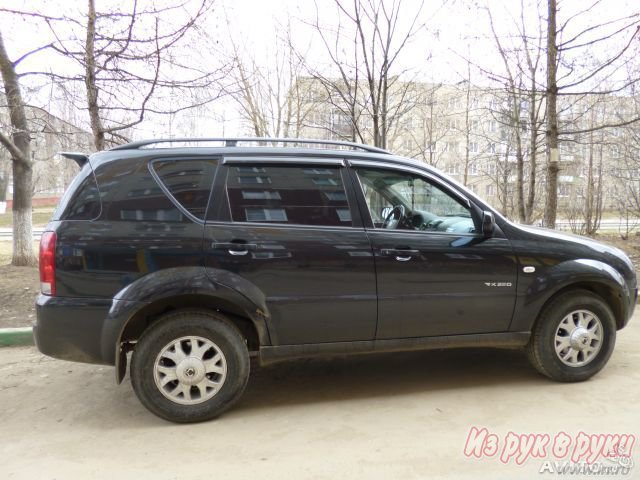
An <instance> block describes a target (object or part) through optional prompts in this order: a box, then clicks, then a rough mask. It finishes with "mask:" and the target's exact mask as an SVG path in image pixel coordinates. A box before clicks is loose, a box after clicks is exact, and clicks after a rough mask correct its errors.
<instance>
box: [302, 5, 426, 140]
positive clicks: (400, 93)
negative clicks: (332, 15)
mask: <svg viewBox="0 0 640 480" xmlns="http://www.w3.org/2000/svg"><path fill="white" fill-rule="evenodd" d="M349 3H351V4H350V5H349ZM335 5H336V8H337V13H338V18H337V24H336V26H335V27H334V29H333V30H331V29H329V28H327V27H325V26H323V25H321V23H320V20H319V15H317V16H316V19H315V21H314V22H313V23H312V26H313V28H314V29H315V31H316V32H317V34H318V35H319V37H320V40H321V42H322V44H323V45H324V47H325V51H326V53H327V55H328V57H329V60H330V66H331V68H332V70H333V71H334V72H335V74H326V73H324V71H323V70H322V69H318V68H314V67H312V66H308V67H309V71H310V74H311V76H312V77H314V78H315V79H316V80H318V81H319V82H320V83H321V85H322V86H323V87H324V89H325V91H326V94H327V99H328V101H329V102H330V103H331V105H332V106H333V107H334V108H336V109H337V110H338V111H339V112H340V113H341V114H342V115H343V116H344V117H345V118H348V119H349V120H350V122H351V129H352V137H353V140H358V141H361V142H365V141H367V140H368V138H367V137H368V134H367V132H366V130H367V129H369V125H370V132H371V140H372V142H373V144H374V145H376V146H378V147H382V148H386V147H387V143H388V140H389V138H388V136H389V132H390V131H391V130H392V129H393V128H394V127H395V126H396V124H397V123H398V122H399V121H400V119H401V118H402V116H403V115H405V114H407V113H408V112H409V111H410V110H411V109H412V108H413V107H414V106H415V101H414V100H413V99H411V98H410V95H411V93H412V92H413V91H414V90H413V89H412V86H413V82H411V81H403V80H402V77H403V75H405V74H406V73H407V71H406V70H398V71H396V70H397V68H396V62H397V60H398V58H399V56H400V54H401V53H402V52H403V50H404V49H405V47H406V46H407V44H408V43H409V42H410V40H411V39H412V38H413V37H414V36H415V35H416V33H417V32H418V31H420V30H422V25H421V24H419V23H418V19H419V17H420V12H421V11H422V7H423V3H422V2H421V3H420V4H419V5H418V8H415V9H414V10H412V11H411V12H409V13H408V14H407V15H406V18H408V19H409V21H408V25H407V26H406V28H403V25H406V23H405V22H401V21H399V20H400V18H401V12H404V13H406V12H407V11H408V10H407V8H406V6H405V7H404V8H402V5H406V2H403V3H401V2H399V1H394V2H386V1H382V0H353V1H352V2H347V1H345V0H335ZM316 9H318V6H317V4H316ZM363 119H366V121H363Z"/></svg>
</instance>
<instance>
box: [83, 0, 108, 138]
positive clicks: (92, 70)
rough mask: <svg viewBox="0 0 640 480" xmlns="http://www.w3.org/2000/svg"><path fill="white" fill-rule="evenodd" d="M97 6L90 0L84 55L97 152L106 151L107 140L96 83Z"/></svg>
mask: <svg viewBox="0 0 640 480" xmlns="http://www.w3.org/2000/svg"><path fill="white" fill-rule="evenodd" d="M95 38H96V6H95V2H94V0H89V10H88V14H87V41H86V44H85V53H84V68H85V77H84V83H85V86H86V88H87V107H88V110H89V120H90V123H91V132H92V133H93V143H94V145H95V147H96V150H98V151H100V150H104V147H105V138H104V128H103V126H102V120H101V119H100V107H99V105H98V85H97V82H96V57H95Z"/></svg>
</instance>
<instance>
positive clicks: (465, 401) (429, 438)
mask: <svg viewBox="0 0 640 480" xmlns="http://www.w3.org/2000/svg"><path fill="white" fill-rule="evenodd" d="M639 344H640V314H639V315H636V318H634V319H633V320H632V322H631V324H630V326H629V327H628V328H627V329H625V330H623V331H622V332H620V335H619V337H618V345H617V347H616V351H615V353H614V355H613V357H612V359H611V361H610V363H609V365H608V366H607V367H606V368H605V370H604V371H603V372H601V373H600V374H599V375H597V376H596V377H595V378H593V379H591V380H590V381H588V382H585V383H580V384H557V383H553V382H551V381H548V380H546V379H544V378H542V377H540V376H539V375H538V374H536V373H535V372H534V371H533V370H532V369H531V368H530V367H529V365H528V364H527V362H526V359H525V358H524V356H523V355H521V354H520V353H519V352H517V351H500V350H455V351H454V350H451V351H433V352H419V353H410V354H393V355H374V356H360V357H352V358H336V359H323V360H305V361H296V362H291V363H282V364H277V365H272V366H270V367H268V368H263V369H258V368H256V369H254V371H253V372H252V378H251V380H250V382H249V387H248V389H247V392H246V393H245V396H244V398H243V400H242V401H241V403H240V404H239V405H238V406H237V407H236V408H235V409H233V410H232V411H230V412H228V413H227V414H225V415H223V416H222V417H221V418H219V419H217V420H214V421H211V422H208V423H202V424H197V425H173V424H170V423H167V422H165V421H163V420H160V419H158V418H156V417H154V416H153V415H151V414H150V413H148V412H147V411H146V410H145V409H144V408H143V407H142V406H141V405H140V404H139V403H138V401H137V399H136V397H135V396H134V393H133V391H132V389H131V387H130V384H129V383H128V379H127V381H126V382H125V383H124V384H123V385H121V386H116V385H115V382H114V373H113V370H112V368H109V367H101V366H95V365H82V364H74V363H68V362H62V361H57V360H53V359H49V358H46V357H43V356H41V355H40V354H39V353H38V352H37V351H36V350H35V349H33V348H4V349H0V472H2V473H1V474H0V477H1V478H3V479H29V480H33V479H82V480H85V479H87V480H89V479H113V478H116V477H117V478H134V477H135V478H140V479H153V480H161V479H190V478H196V479H200V478H202V479H205V478H213V477H217V478H231V479H243V478H251V479H271V478H274V479H275V478H278V479H279V478H289V479H296V480H297V479H307V478H310V479H315V478H332V479H342V478H362V479H375V478H384V479H400V478H402V479H406V478H454V479H461V478H469V479H476V478H487V479H513V478H518V479H528V478H532V479H534V478H551V477H557V476H556V475H551V474H540V473H539V469H540V466H541V464H542V461H541V460H539V459H530V460H528V461H527V462H525V464H524V465H523V466H516V465H514V464H513V462H511V463H510V464H509V465H503V464H502V463H500V462H499V461H498V459H496V458H483V459H471V458H467V457H466V456H465V455H464V454H463V449H464V443H465V440H466V436H467V433H468V431H469V429H470V428H471V427H472V426H484V427H486V428H488V429H489V430H490V431H491V432H493V433H496V434H498V436H499V437H501V438H504V436H505V435H506V434H507V433H508V432H509V431H513V432H516V433H548V434H550V435H551V436H552V437H553V436H554V435H555V434H556V433H558V432H560V431H564V432H566V433H567V434H569V435H576V434H577V433H578V432H579V431H584V432H586V433H629V434H634V435H640V408H638V405H640V351H639V350H638V347H637V346H638V345H639ZM638 450H640V446H638V445H636V448H635V450H634V455H633V460H634V461H635V467H634V468H633V469H632V471H631V473H630V474H629V475H626V476H624V477H621V476H618V477H616V478H640V456H639V455H638ZM573 478H583V477H576V476H573Z"/></svg>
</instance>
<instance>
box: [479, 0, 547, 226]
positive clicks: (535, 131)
mask: <svg viewBox="0 0 640 480" xmlns="http://www.w3.org/2000/svg"><path fill="white" fill-rule="evenodd" d="M524 11H525V5H524V1H521V3H520V18H519V19H518V21H516V22H514V25H516V28H517V35H515V36H514V37H515V40H514V42H515V44H514V45H513V46H512V47H511V48H508V47H507V46H505V45H504V43H503V40H502V39H501V38H500V36H499V35H498V33H497V31H496V28H495V25H494V20H493V15H492V13H491V11H490V10H489V9H487V13H488V16H489V23H490V26H491V32H492V35H493V39H494V41H495V43H496V47H497V50H498V53H499V55H500V57H501V59H502V62H503V65H504V69H505V70H504V71H505V74H504V76H501V77H498V80H500V81H501V82H503V84H504V92H505V95H506V98H507V104H508V108H507V109H505V110H503V112H502V115H501V119H500V120H501V123H502V124H503V126H504V127H505V128H506V129H508V130H509V132H510V133H509V137H510V139H511V141H512V144H513V150H514V154H515V158H516V185H515V187H516V192H515V193H516V210H517V215H518V219H519V221H520V222H522V223H531V222H532V221H533V218H534V208H535V205H536V201H535V200H536V182H537V173H538V172H537V164H538V162H537V160H538V151H539V150H540V143H541V138H540V130H541V127H542V118H541V117H542V116H543V109H542V107H543V99H544V96H543V95H541V94H540V93H539V85H538V75H539V74H540V72H539V70H540V60H541V58H542V54H543V48H542V45H541V39H542V35H538V36H537V38H536V37H535V36H531V35H530V32H528V29H527V22H526V21H525V18H524ZM491 75H492V77H494V79H495V78H496V75H495V74H491Z"/></svg>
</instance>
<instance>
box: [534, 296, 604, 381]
mask: <svg viewBox="0 0 640 480" xmlns="http://www.w3.org/2000/svg"><path fill="white" fill-rule="evenodd" d="M615 341H616V323H615V318H614V316H613V313H612V312H611V309H610V308H609V306H608V305H607V304H606V303H605V302H604V301H603V300H602V299H601V298H600V297H598V296H597V295H595V294H593V293H592V292H589V291H586V290H577V291H572V292H567V293H564V294H562V295H559V296H558V297H557V298H555V299H554V300H552V301H551V303H550V304H549V305H548V306H546V307H545V308H544V310H543V311H542V313H541V314H540V317H539V318H538V320H537V322H536V325H535V326H534V329H533V332H532V335H531V339H530V341H529V345H528V346H527V353H528V356H529V360H530V361H531V363H532V365H533V366H534V367H535V368H536V369H537V370H538V371H539V372H540V373H542V374H543V375H546V376H547V377H549V378H551V379H553V380H557V381H561V382H578V381H582V380H586V379H588V378H590V377H591V376H593V375H595V374H596V373H598V372H599V371H600V370H601V369H602V368H603V367H604V366H605V365H606V363H607V361H608V360H609V357H610V356H611V353H612V352H613V348H614V346H615Z"/></svg>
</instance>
